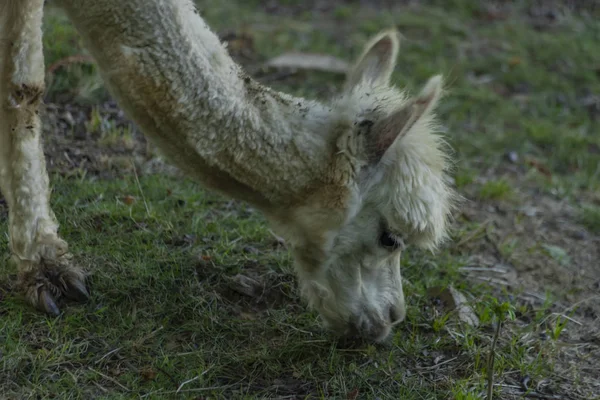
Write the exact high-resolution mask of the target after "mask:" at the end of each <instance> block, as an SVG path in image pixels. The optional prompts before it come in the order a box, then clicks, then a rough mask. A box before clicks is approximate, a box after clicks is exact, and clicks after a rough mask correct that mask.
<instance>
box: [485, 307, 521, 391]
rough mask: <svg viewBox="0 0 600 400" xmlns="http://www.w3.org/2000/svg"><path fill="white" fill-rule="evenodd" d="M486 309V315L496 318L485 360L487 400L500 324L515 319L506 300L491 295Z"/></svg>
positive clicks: (492, 387) (491, 384)
mask: <svg viewBox="0 0 600 400" xmlns="http://www.w3.org/2000/svg"><path fill="white" fill-rule="evenodd" d="M486 310H487V311H488V313H489V314H488V315H490V314H491V315H493V316H494V319H495V320H496V331H495V332H494V338H493V339H492V347H491V349H490V353H489V356H488V362H487V380H488V388H487V400H492V399H493V396H494V360H495V356H496V344H497V343H498V338H499V337H500V330H501V329H502V324H503V323H504V322H505V321H506V320H511V321H513V320H514V319H515V308H514V306H513V305H512V304H510V303H507V302H504V303H500V302H498V299H496V298H495V297H493V298H491V300H490V302H489V304H488V305H487V307H486Z"/></svg>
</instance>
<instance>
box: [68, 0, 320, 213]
mask: <svg viewBox="0 0 600 400" xmlns="http://www.w3.org/2000/svg"><path fill="white" fill-rule="evenodd" d="M60 3H61V4H62V5H63V6H64V8H65V10H66V12H67V14H68V15H69V17H70V19H71V20H72V21H73V23H74V24H75V26H76V28H77V29H78V31H79V32H80V34H81V35H82V36H83V38H84V40H85V41H86V46H87V48H88V49H89V50H90V52H91V53H92V55H93V56H94V58H95V59H96V61H97V62H98V65H99V67H100V68H99V69H100V72H101V74H102V76H103V79H104V81H105V83H106V84H107V86H108V87H109V89H110V90H111V93H112V94H113V96H114V97H115V98H116V99H117V100H118V101H119V104H120V106H121V107H122V108H123V109H124V110H125V111H126V112H127V114H128V115H129V116H130V117H131V118H132V119H133V120H134V121H135V122H136V124H138V125H139V126H140V128H141V129H142V131H143V132H144V133H145V135H146V136H147V137H148V138H149V139H150V140H151V141H153V142H155V143H156V144H157V145H158V146H159V147H160V148H161V150H162V151H163V153H164V154H165V155H166V156H167V158H170V159H171V160H172V161H173V162H175V163H176V164H177V165H178V166H179V167H180V168H182V169H183V170H185V171H187V172H189V173H191V174H193V175H194V176H196V177H197V178H199V179H200V180H201V181H203V182H204V183H205V184H207V185H208V186H210V187H212V188H213V189H217V190H220V191H222V192H225V193H226V194H228V195H231V196H234V197H238V198H243V199H245V200H248V201H250V202H252V203H255V204H256V205H258V206H263V207H265V206H266V207H273V206H275V207H278V206H286V203H289V202H293V201H299V200H301V197H302V196H303V193H304V191H305V190H307V188H308V187H309V186H311V185H312V184H313V183H314V181H315V180H318V179H319V178H320V174H321V173H322V171H323V170H324V169H326V166H327V163H328V162H329V161H328V160H329V156H330V154H331V149H330V146H329V145H328V140H327V138H325V137H324V136H320V135H319V134H318V133H319V132H327V126H326V125H327V120H328V111H327V110H326V109H325V108H324V107H322V106H321V105H320V104H318V103H316V102H308V101H306V100H304V99H298V98H294V97H292V96H288V95H285V94H281V93H277V92H275V91H272V90H270V89H268V88H265V87H263V86H261V85H259V84H258V83H256V82H255V81H253V80H252V79H250V78H249V77H247V76H246V75H245V74H244V73H243V72H242V70H241V68H240V67H239V66H238V65H236V64H235V63H234V62H233V60H232V59H231V57H230V56H229V55H228V54H227V51H226V50H225V48H224V46H222V44H221V43H220V41H219V39H218V38H217V37H216V35H214V34H213V33H212V32H211V31H210V29H209V28H208V26H207V25H206V24H205V22H204V21H203V19H202V18H201V17H200V16H199V15H197V14H196V12H195V10H194V7H193V5H192V3H191V2H190V1H187V0H155V1H152V2H147V1H145V0H129V1H122V0H102V1H98V0H77V1H76V0H60ZM315 132H317V133H315Z"/></svg>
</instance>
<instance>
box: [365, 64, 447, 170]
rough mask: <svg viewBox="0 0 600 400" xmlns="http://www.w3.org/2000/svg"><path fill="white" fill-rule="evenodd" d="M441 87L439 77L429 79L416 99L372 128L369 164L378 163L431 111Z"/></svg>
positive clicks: (441, 82)
mask: <svg viewBox="0 0 600 400" xmlns="http://www.w3.org/2000/svg"><path fill="white" fill-rule="evenodd" d="M442 86H443V80H442V77H441V75H436V76H434V77H432V78H430V79H429V81H428V82H427V83H426V84H425V86H424V87H423V89H422V90H421V92H420V93H419V95H418V96H417V97H415V98H413V99H411V100H410V102H409V103H408V104H405V105H403V106H402V107H401V108H399V109H397V110H395V111H394V112H392V113H391V114H390V115H389V116H387V117H386V118H384V119H382V120H380V121H378V122H377V123H375V124H374V125H373V126H372V128H371V132H370V135H369V136H370V138H371V143H372V145H371V146H370V147H371V149H372V150H371V152H370V158H369V162H371V163H377V162H379V160H380V159H381V158H382V157H383V155H384V154H385V153H386V152H387V150H388V149H389V148H390V147H391V146H392V145H393V144H394V143H395V142H397V141H398V140H400V139H401V138H402V137H403V136H404V135H406V133H407V132H408V131H409V130H410V129H411V128H412V127H413V126H414V125H415V123H416V122H417V121H418V120H419V119H421V118H422V117H424V116H425V115H427V114H428V113H429V112H430V111H431V110H433V108H434V107H435V106H436V104H437V102H438V100H439V99H440V96H441V94H442Z"/></svg>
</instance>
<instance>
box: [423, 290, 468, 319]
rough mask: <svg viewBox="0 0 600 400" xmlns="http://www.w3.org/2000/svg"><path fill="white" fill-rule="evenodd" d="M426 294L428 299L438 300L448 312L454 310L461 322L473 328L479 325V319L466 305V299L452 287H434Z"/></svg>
mask: <svg viewBox="0 0 600 400" xmlns="http://www.w3.org/2000/svg"><path fill="white" fill-rule="evenodd" d="M427 294H428V296H429V297H430V298H437V299H439V300H440V301H441V302H442V304H443V306H444V307H445V308H447V310H448V311H452V310H456V311H457V312H458V318H459V319H460V320H461V321H463V322H465V323H467V324H469V325H471V326H475V327H476V326H478V325H479V318H477V315H476V314H475V312H474V311H473V309H472V308H471V307H470V306H469V305H468V302H467V298H466V297H465V296H464V295H463V294H462V293H461V292H459V291H458V290H456V289H455V288H453V287H452V286H448V287H442V286H434V287H432V288H429V289H428V290H427Z"/></svg>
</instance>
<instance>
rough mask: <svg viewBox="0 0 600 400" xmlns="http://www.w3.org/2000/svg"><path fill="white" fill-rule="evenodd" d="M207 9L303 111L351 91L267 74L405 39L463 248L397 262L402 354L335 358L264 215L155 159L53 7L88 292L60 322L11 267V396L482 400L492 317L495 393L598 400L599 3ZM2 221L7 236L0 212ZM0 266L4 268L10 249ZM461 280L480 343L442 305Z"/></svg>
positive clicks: (75, 238)
mask: <svg viewBox="0 0 600 400" xmlns="http://www.w3.org/2000/svg"><path fill="white" fill-rule="evenodd" d="M205 4H208V2H200V3H199V9H200V11H201V12H202V14H203V15H204V16H205V18H206V19H207V21H208V22H209V24H210V25H211V26H213V27H214V28H215V29H216V30H218V32H219V33H220V35H221V37H222V38H223V39H224V40H226V41H228V42H229V49H230V51H231V53H232V55H233V56H234V57H235V58H236V60H238V61H239V62H240V63H242V64H243V65H244V66H245V67H246V68H247V69H248V71H249V72H250V73H252V74H253V75H254V76H256V77H258V78H259V79H260V80H261V81H263V82H265V83H268V84H270V85H273V86H274V87H276V88H277V89H282V90H286V91H290V92H293V93H294V94H297V95H304V96H310V97H324V96H329V95H331V94H333V93H335V91H336V90H338V88H339V87H340V85H341V83H342V81H343V77H342V76H340V75H339V74H335V73H323V72H306V71H289V70H273V69H267V68H265V67H264V63H265V61H266V60H268V59H270V58H272V57H274V56H277V55H279V54H281V53H284V52H287V51H290V50H295V51H304V52H317V53H323V54H328V55H333V56H337V57H341V58H342V59H344V60H347V61H351V60H352V59H353V58H354V57H355V56H356V55H357V54H358V52H359V51H360V49H361V46H362V45H363V44H364V42H365V40H366V39H367V38H368V37H369V36H370V35H372V34H374V33H376V32H377V31H379V30H381V29H384V28H386V27H388V26H391V25H395V26H398V28H399V29H400V30H401V31H402V33H403V34H404V36H405V40H404V42H403V44H402V49H401V54H400V62H399V66H398V70H397V72H396V74H395V77H394V80H395V82H396V83H397V84H400V85H406V86H408V87H409V88H410V89H414V88H416V87H418V86H419V85H421V84H422V83H423V82H425V80H426V79H427V78H428V77H429V76H430V75H432V74H435V73H438V72H441V73H443V74H444V75H445V76H447V77H448V81H449V88H448V89H449V93H448V96H447V97H446V99H445V100H444V102H443V105H442V107H441V109H440V112H441V119H442V121H443V122H444V123H445V126H446V127H447V131H448V138H449V142H450V144H451V145H452V146H453V148H454V149H455V157H456V159H457V163H456V169H455V182H456V185H457V187H459V189H460V191H461V193H462V194H463V196H464V197H465V198H466V202H465V204H464V205H463V207H462V209H461V212H460V213H458V214H457V218H456V222H455V226H454V228H455V229H454V234H453V238H452V241H451V242H450V243H448V244H447V245H446V246H445V247H444V248H443V249H441V251H440V252H438V253H437V254H435V255H432V254H428V253H422V252H418V251H415V250H413V249H410V250H409V251H407V253H406V254H405V255H404V257H403V260H402V263H403V276H404V279H405V288H406V289H405V291H406V295H407V300H408V307H409V308H408V316H407V320H406V321H405V322H404V323H403V324H402V325H401V326H399V327H398V328H397V329H396V331H395V333H394V335H393V337H392V338H391V339H390V340H389V342H388V343H386V344H385V345H382V346H372V345H367V344H360V343H359V344H356V343H355V344H351V345H349V344H347V343H339V342H337V341H335V340H334V339H333V338H332V337H331V336H330V335H329V334H328V333H327V332H324V331H323V330H322V329H321V327H320V324H319V321H318V319H317V316H316V315H315V314H314V313H311V312H309V311H307V309H306V307H305V305H304V304H303V303H302V302H301V301H300V300H299V298H298V294H297V291H296V284H295V279H294V277H293V271H292V270H291V263H290V261H291V260H290V257H289V254H288V252H287V251H286V249H285V246H284V244H282V243H280V242H279V241H278V240H277V238H275V237H273V236H272V235H271V233H270V232H269V230H268V227H267V226H266V225H265V222H264V220H263V218H262V216H261V215H259V214H258V213H256V212H255V211H254V210H252V209H251V208H249V207H248V206H246V205H244V204H242V203H239V202H236V201H230V200H228V199H224V198H222V197H220V196H217V195H214V194H211V193H207V192H205V191H203V190H202V189H201V188H200V187H198V186H197V185H196V184H194V183H193V182H191V181H189V180H187V179H185V178H184V177H181V176H180V175H179V174H177V172H176V171H175V170H173V169H172V168H169V167H168V166H165V165H164V164H163V163H161V162H160V161H159V160H158V159H157V158H156V152H155V151H154V149H152V148H151V147H150V146H148V145H147V143H146V142H145V140H144V138H143V136H142V135H141V134H140V133H139V132H138V131H137V130H136V128H135V127H134V126H132V125H131V124H130V122H129V121H128V120H127V119H126V118H125V117H124V115H123V114H122V112H121V111H120V110H119V108H118V107H117V106H116V105H115V104H114V102H113V101H112V100H111V99H110V96H109V95H108V94H107V93H106V91H105V90H104V89H103V87H102V85H101V81H100V80H99V79H98V77H97V75H96V72H95V67H94V65H93V63H91V62H90V60H89V58H88V57H87V56H86V55H85V52H84V51H83V50H82V49H81V46H80V43H79V40H78V38H77V36H76V34H75V33H74V32H73V29H72V27H71V26H70V24H68V23H67V22H66V20H65V19H64V17H63V16H62V14H60V13H59V12H57V11H56V10H54V9H52V8H51V7H48V9H47V15H46V19H45V34H46V36H45V41H46V43H45V44H46V62H47V65H48V70H49V73H48V83H49V91H48V93H47V96H46V102H47V108H46V110H45V114H44V133H45V137H44V138H45V142H46V146H45V150H46V155H47V160H48V162H49V166H50V170H51V172H52V174H53V184H54V195H53V205H54V209H55V211H56V213H57V216H58V218H59V220H60V221H61V223H62V226H61V232H62V234H63V235H64V237H65V238H66V239H67V240H68V241H69V242H70V244H71V249H72V251H73V252H74V254H75V256H76V257H77V259H78V260H79V262H80V263H81V264H82V265H83V266H85V267H86V268H87V269H88V270H89V271H90V272H91V273H92V276H91V288H92V298H91V300H90V301H89V303H87V304H85V305H74V306H72V307H66V308H65V309H64V313H63V314H62V315H61V317H59V318H57V319H53V318H46V317H44V316H41V315H39V314H37V313H35V312H33V311H32V310H30V309H29V308H27V307H25V306H24V304H23V303H22V301H21V299H20V298H19V297H18V296H17V295H16V294H15V293H14V292H13V291H12V289H13V286H14V282H15V272H16V271H15V270H14V267H12V266H8V267H7V268H6V269H5V270H4V271H3V272H2V273H0V276H1V278H0V316H1V319H0V394H1V396H0V397H2V398H8V399H13V398H14V399H21V398H85V399H89V398H171V397H184V398H215V397H219V396H225V397H228V398H231V397H242V396H244V397H252V398H265V397H267V398H307V397H308V398H348V399H358V398H402V399H434V398H444V399H445V398H451V399H456V400H460V399H478V398H485V395H486V391H487V386H488V384H489V382H490V381H489V376H490V374H489V373H488V372H489V370H488V366H489V363H488V356H489V354H490V352H491V348H492V342H493V339H494V335H495V332H496V328H497V327H498V325H497V318H496V317H494V315H493V314H494V311H495V310H496V312H497V313H498V312H499V311H498V307H497V306H496V305H495V304H497V301H499V302H500V303H502V302H507V303H508V304H510V305H511V307H512V309H513V310H514V319H513V320H510V319H509V320H507V321H505V322H504V323H503V324H502V325H501V326H500V328H501V329H500V330H499V335H498V341H497V343H496V344H495V354H496V356H495V362H494V365H493V370H492V372H493V374H491V375H492V376H493V383H494V386H493V389H494V392H495V394H496V396H495V398H502V399H512V398H522V397H529V398H538V399H593V398H600V383H599V381H598V378H597V377H598V376H600V368H599V367H598V360H599V359H600V334H599V332H600V179H599V178H600V136H599V135H598V132H599V128H600V124H599V119H600V45H599V43H600V24H599V23H598V16H599V15H600V6H598V7H595V6H594V2H581V3H579V2H573V4H570V3H565V4H567V6H563V5H561V4H560V3H559V2H543V3H542V2H533V1H530V2H519V3H518V5H511V4H510V3H508V2H502V3H498V4H497V5H495V6H490V5H485V4H484V2H477V1H467V0H462V1H461V0H453V1H449V2H441V1H427V2H413V1H401V2H391V1H353V2H351V1H327V2H326V1H319V0H314V1H309V2H302V3H301V5H300V3H299V2H293V1H283V0H280V1H268V2H255V1H250V2H236V1H223V2H221V3H220V4H219V5H218V6H216V5H214V4H211V5H210V6H208V5H205ZM242 4H243V5H242ZM488 4H489V3H488ZM575 5H577V8H576V7H575ZM582 5H584V6H582ZM69 57H70V58H69ZM134 167H135V168H134ZM0 217H1V219H0V225H2V227H1V228H2V229H3V230H6V223H7V221H6V218H7V212H6V208H5V204H4V203H3V202H0ZM0 251H1V253H2V254H4V255H5V257H4V259H5V260H7V259H8V250H7V239H6V236H2V239H0ZM6 264H7V263H6ZM7 265H8V264H7ZM450 285H451V286H453V287H455V288H457V289H458V290H459V291H460V292H461V293H462V294H464V295H465V297H466V299H467V301H468V302H469V304H470V305H471V308H472V310H473V313H474V315H475V316H476V317H477V318H478V319H479V321H480V324H479V326H470V325H469V324H466V323H463V322H460V318H457V315H456V312H453V311H452V310H450V309H449V307H448V304H447V303H448V299H447V298H445V297H444V296H438V295H432V292H434V291H435V289H436V288H445V287H448V286H450ZM495 299H497V300H495ZM503 311H506V309H505V310H503ZM502 315H504V314H502Z"/></svg>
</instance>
